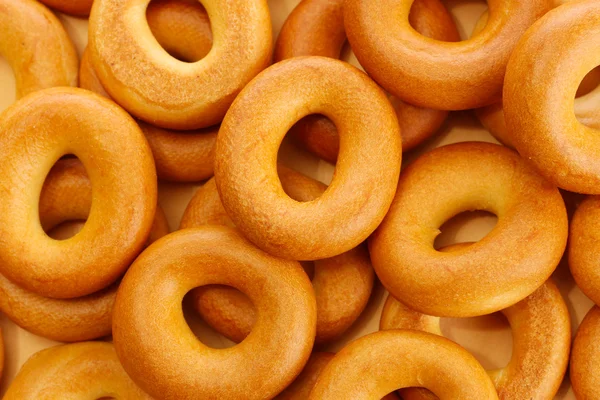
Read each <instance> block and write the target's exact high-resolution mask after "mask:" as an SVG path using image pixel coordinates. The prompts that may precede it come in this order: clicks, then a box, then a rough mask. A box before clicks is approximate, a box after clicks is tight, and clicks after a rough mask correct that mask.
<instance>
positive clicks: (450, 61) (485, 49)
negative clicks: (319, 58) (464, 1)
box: [344, 0, 551, 110]
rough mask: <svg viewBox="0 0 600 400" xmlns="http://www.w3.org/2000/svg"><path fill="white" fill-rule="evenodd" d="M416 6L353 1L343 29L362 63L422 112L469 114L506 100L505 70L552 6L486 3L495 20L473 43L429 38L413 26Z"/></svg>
mask: <svg viewBox="0 0 600 400" xmlns="http://www.w3.org/2000/svg"><path fill="white" fill-rule="evenodd" d="M414 2H415V1H414V0H407V1H397V0H373V1H363V0H348V1H347V2H346V3H344V25H345V27H346V33H347V35H348V41H349V42H350V45H351V46H352V50H354V54H355V55H356V58H357V59H358V61H359V62H360V63H361V65H362V66H363V67H364V68H365V70H366V71H367V72H368V73H369V75H370V76H371V77H372V78H373V79H374V80H375V81H376V82H377V83H379V84H380V85H381V86H382V87H383V88H384V89H386V90H387V91H389V92H390V93H391V94H393V95H394V96H397V97H398V98H400V99H402V100H404V101H406V102H408V103H410V104H414V105H416V106H420V107H426V108H434V109H439V110H466V109H471V108H477V107H483V106H486V105H490V104H494V103H497V102H498V101H500V99H501V95H502V84H503V82H504V74H505V71H506V64H507V63H508V60H509V57H510V55H511V52H512V50H513V48H514V47H515V46H516V44H517V41H518V40H519V38H520V37H521V35H523V33H524V32H525V30H526V29H527V28H528V27H529V26H530V25H531V24H533V23H534V22H535V21H536V20H537V19H538V18H539V17H541V16H542V15H544V13H546V12H547V11H548V10H549V9H550V8H551V4H550V2H549V1H548V0H529V1H521V0H488V5H489V15H490V17H489V21H488V23H487V24H486V26H485V28H483V30H482V31H481V32H479V33H476V34H475V35H473V37H471V38H470V39H467V40H464V41H461V42H457V43H448V42H442V41H439V40H434V39H430V38H427V37H425V36H423V35H421V34H419V33H418V32H417V31H416V30H415V29H413V28H412V27H411V25H410V22H409V15H410V12H411V7H412V5H413V3H414Z"/></svg>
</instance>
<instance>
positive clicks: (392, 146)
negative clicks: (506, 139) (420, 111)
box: [215, 57, 402, 261]
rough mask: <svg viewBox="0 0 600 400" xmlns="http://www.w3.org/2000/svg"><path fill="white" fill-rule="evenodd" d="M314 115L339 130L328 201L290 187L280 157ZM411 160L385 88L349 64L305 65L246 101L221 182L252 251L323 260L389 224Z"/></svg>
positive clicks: (219, 167) (222, 158)
mask: <svg viewBox="0 0 600 400" xmlns="http://www.w3.org/2000/svg"><path fill="white" fill-rule="evenodd" d="M309 114H323V115H325V116H327V117H329V118H330V119H331V120H332V121H333V122H334V123H335V124H336V125H337V127H338V130H339V132H340V140H341V141H340V156H339V158H338V163H337V167H336V171H335V175H334V177H333V180H332V182H331V185H329V187H328V188H327V190H326V191H325V193H323V195H322V196H320V197H319V198H317V199H315V200H312V201H308V202H303V203H301V202H298V201H296V200H293V199H292V198H290V197H289V196H288V195H287V194H286V193H285V192H284V190H283V188H282V187H281V182H280V181H279V178H278V176H277V151H278V149H279V145H280V144H281V141H282V139H283V138H284V136H285V135H286V133H287V131H288V130H289V129H290V127H291V126H292V125H293V124H294V123H296V122H297V121H298V120H299V119H300V118H302V117H304V116H306V115H309ZM401 159H402V149H401V138H400V130H399V127H398V120H397V118H396V114H395V112H394V109H393V107H392V106H391V105H390V103H389V101H388V100H387V97H386V95H385V94H384V93H383V91H382V90H381V89H380V88H379V87H378V86H377V85H375V84H374V83H373V82H372V81H371V80H370V79H369V78H368V77H367V76H366V75H365V74H363V73H362V72H360V71H359V70H357V69H356V68H354V67H352V66H351V65H349V64H347V63H344V62H341V61H338V60H333V59H329V58H324V57H297V58H292V59H289V60H286V61H282V62H280V63H277V64H275V65H273V66H272V67H270V68H268V69H266V70H265V71H263V72H262V73H261V74H259V75H258V76H257V77H256V78H255V79H254V80H253V81H252V82H251V83H250V84H249V85H248V86H246V87H245V88H244V90H243V91H242V92H241V93H240V95H239V96H238V97H237V98H236V100H235V102H234V103H233V105H232V106H231V108H230V109H229V111H228V113H227V116H226V117H225V119H224V120H223V123H222V124H221V129H220V130H219V135H218V137H217V149H216V154H215V179H216V183H217V188H218V189H219V194H220V196H221V200H222V201H223V205H224V207H225V210H227V213H228V214H229V216H230V217H231V220H232V221H233V222H234V223H235V226H236V227H237V229H239V230H240V231H241V232H242V233H243V234H244V236H246V237H247V238H248V239H249V240H250V241H251V242H253V243H254V244H256V245H257V246H258V247H260V248H262V249H263V250H265V251H266V252H268V253H270V254H273V255H276V256H278V257H282V258H287V259H292V260H302V261H304V260H317V259H323V258H329V257H333V256H336V255H339V254H341V253H344V252H346V251H348V250H350V249H352V248H354V247H356V246H357V245H358V244H360V243H361V242H363V241H364V240H365V239H366V238H367V237H368V236H369V235H370V234H371V233H372V232H373V230H374V229H375V228H376V227H377V226H378V225H379V223H380V222H381V220H382V219H383V217H384V216H385V214H386V212H387V209H388V207H389V204H390V202H391V200H392V198H393V196H394V193H395V191H396V185H397V182H398V176H399V173H400V162H401ZM232 160H235V161H234V162H232Z"/></svg>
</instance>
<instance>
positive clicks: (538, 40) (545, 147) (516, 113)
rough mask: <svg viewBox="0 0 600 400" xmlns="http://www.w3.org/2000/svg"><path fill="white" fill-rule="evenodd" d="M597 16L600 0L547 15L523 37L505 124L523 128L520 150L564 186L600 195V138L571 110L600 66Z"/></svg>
mask: <svg viewBox="0 0 600 400" xmlns="http://www.w3.org/2000/svg"><path fill="white" fill-rule="evenodd" d="M599 15H600V3H598V2H597V1H576V2H570V3H567V4H564V5H562V6H560V7H557V8H555V9H554V10H552V11H551V12H549V13H548V14H546V15H545V16H544V17H543V18H541V19H540V20H539V21H538V22H536V23H535V24H534V25H533V26H532V27H531V28H530V29H529V30H528V31H527V33H526V34H525V35H523V37H522V38H521V40H520V41H519V44H518V45H517V47H516V48H515V51H514V53H513V55H512V56H511V59H510V62H509V64H508V68H507V72H506V82H505V85H504V100H505V101H504V113H505V118H506V127H507V128H508V130H509V131H512V132H519V134H518V135H511V139H512V141H513V143H514V146H515V148H516V149H517V151H518V152H519V153H520V154H521V155H522V156H523V158H525V159H527V160H528V161H529V162H531V163H532V164H533V165H534V166H535V167H536V168H537V169H538V170H539V171H540V173H542V174H543V175H544V176H545V177H546V178H547V179H548V180H550V181H551V182H554V183H555V184H556V185H557V186H559V187H560V188H562V189H566V190H569V191H572V192H577V193H585V194H600V162H599V161H600V139H597V133H598V130H597V129H593V128H590V127H588V126H585V125H583V124H582V123H581V122H580V121H578V120H577V118H576V116H575V113H573V109H574V101H575V94H576V92H577V89H578V87H579V84H580V83H581V81H582V80H583V78H584V77H585V76H586V75H587V74H588V73H589V72H590V71H591V70H592V69H593V68H595V67H597V66H598V65H600V41H598V40H597V38H598V36H599V35H600V18H599V17H598V16H599ZM548 43H552V46H550V47H551V49H550V47H549V46H547V44H548ZM557 53H560V57H557V56H556V54H557ZM533 54H535V57H534V56H532V55H533ZM540 82H544V84H540ZM594 106H596V105H595V104H594ZM595 115H596V119H598V111H597V109H596V111H595Z"/></svg>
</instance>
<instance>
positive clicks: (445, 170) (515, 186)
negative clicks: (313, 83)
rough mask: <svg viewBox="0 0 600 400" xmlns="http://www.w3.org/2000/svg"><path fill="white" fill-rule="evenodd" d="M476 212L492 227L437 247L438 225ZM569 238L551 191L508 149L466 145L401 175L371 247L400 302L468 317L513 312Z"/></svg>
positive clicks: (429, 156) (561, 207)
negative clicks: (477, 236) (466, 240)
mask: <svg viewBox="0 0 600 400" xmlns="http://www.w3.org/2000/svg"><path fill="white" fill-rule="evenodd" d="M472 210H484V211H488V212H491V213H493V214H495V215H497V216H498V222H497V224H496V226H495V227H494V229H492V231H491V232H490V233H488V234H487V236H485V237H484V238H483V239H481V240H480V241H479V242H477V243H474V244H473V245H471V246H469V247H468V248H466V249H461V250H458V251H453V252H450V253H444V252H439V251H437V250H435V249H434V247H433V243H434V239H435V237H436V236H437V235H438V234H439V233H440V231H439V227H440V226H441V225H442V224H443V223H444V222H445V221H447V220H448V219H450V218H451V217H453V216H455V215H457V214H460V213H461V212H464V211H472ZM567 232H568V221H567V213H566V210H565V204H564V202H563V200H562V197H561V195H560V192H559V191H558V189H557V188H556V187H555V186H553V185H552V184H550V183H548V182H547V181H546V180H545V179H544V178H543V177H541V176H540V175H538V173H537V172H536V171H535V170H533V168H531V167H530V166H529V165H528V164H527V163H526V162H525V161H524V160H523V159H521V158H520V157H519V156H518V154H516V153H515V152H513V151H511V150H509V149H508V148H506V147H503V146H499V145H495V144H490V143H482V142H463V143H457V144H452V145H448V146H444V147H439V148H437V149H435V150H433V151H430V152H428V153H425V154H423V155H422V156H421V157H419V158H418V159H417V160H416V161H415V162H413V163H412V164H411V165H409V166H408V167H407V168H406V169H405V170H404V171H403V173H402V177H401V178H400V183H399V185H398V191H397V194H396V198H395V199H394V202H393V204H392V207H391V208H390V211H389V213H388V214H387V215H386V217H385V220H384V221H383V223H382V224H381V225H380V226H379V228H378V229H377V231H375V233H374V234H373V235H372V236H371V238H369V250H370V254H371V261H372V263H373V267H374V268H375V272H376V273H377V276H378V277H379V279H380V280H381V282H382V283H383V285H384V286H385V287H386V288H387V289H388V291H389V292H390V293H391V294H392V295H393V296H394V297H395V298H397V299H398V300H400V301H401V302H403V303H404V304H406V305H407V306H409V307H410V308H412V309H414V310H416V311H419V312H422V313H425V314H429V315H436V316H451V317H469V316H477V315H484V314H490V313H492V312H495V311H499V310H502V309H504V308H507V307H509V306H511V305H513V304H515V303H516V302H518V301H520V300H522V299H524V298H525V297H527V296H529V295H530V294H531V293H533V292H534V291H535V290H536V289H537V288H538V287H540V286H541V285H542V284H543V283H544V282H545V281H546V280H547V279H548V278H549V277H550V275H551V274H552V272H553V271H554V269H555V268H556V266H557V265H558V263H559V261H560V259H561V257H562V255H563V252H564V249H565V246H566V241H567ZM499 254H506V256H505V257H499V256H498V255H499Z"/></svg>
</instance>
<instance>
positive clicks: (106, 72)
mask: <svg viewBox="0 0 600 400" xmlns="http://www.w3.org/2000/svg"><path fill="white" fill-rule="evenodd" d="M149 3H150V0H143V1H138V0H105V1H97V2H95V3H94V8H93V12H92V14H91V16H90V29H89V30H90V37H89V44H88V46H89V49H90V56H91V61H92V65H93V66H94V70H95V71H96V73H97V74H98V77H99V78H100V81H101V82H102V84H103V85H104V88H105V89H106V91H107V92H108V93H109V94H110V95H111V97H113V98H114V99H115V100H116V101H117V102H118V103H119V104H121V105H122V106H123V107H124V108H125V109H127V110H128V111H129V112H130V113H132V114H133V115H135V116H136V117H138V118H140V119H142V120H144V121H146V122H148V123H151V124H153V125H156V126H160V127H162V128H170V129H198V128H204V127H208V126H212V125H215V124H217V123H219V122H220V121H221V120H222V119H223V116H224V115H225V112H226V111H227V109H228V108H229V106H230V105H231V102H232V101H233V99H234V98H235V97H236V95H237V94H238V93H239V91H240V90H241V89H242V88H243V87H244V86H245V85H246V84H247V83H248V82H249V81H250V80H251V79H252V78H253V77H254V76H255V75H256V74H258V73H259V72H260V71H261V70H263V69H264V68H265V67H266V66H267V65H269V63H270V59H271V50H272V37H271V36H272V34H271V20H270V16H269V9H268V6H267V3H266V2H264V1H257V0H203V1H202V4H203V5H204V7H205V8H206V11H207V12H208V15H209V17H210V22H211V27H212V34H213V37H214V43H215V45H214V46H212V48H211V50H210V52H209V54H208V55H207V56H206V57H204V58H203V59H202V60H199V61H196V62H193V63H185V62H182V61H179V60H177V59H175V58H173V57H171V56H170V55H169V54H168V53H167V52H166V51H165V49H163V48H162V47H161V46H160V45H159V43H158V42H157V40H156V38H155V37H154V36H153V35H152V32H151V31H150V29H149V27H148V24H147V23H146V15H145V13H146V8H147V6H148V4H149ZM124 55H126V56H124ZM225 71H226V72H225Z"/></svg>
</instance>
